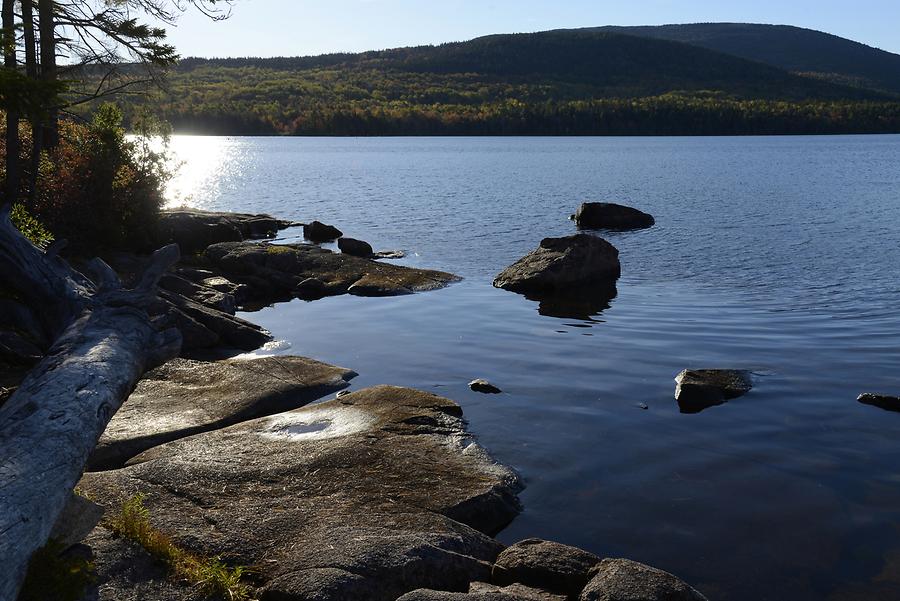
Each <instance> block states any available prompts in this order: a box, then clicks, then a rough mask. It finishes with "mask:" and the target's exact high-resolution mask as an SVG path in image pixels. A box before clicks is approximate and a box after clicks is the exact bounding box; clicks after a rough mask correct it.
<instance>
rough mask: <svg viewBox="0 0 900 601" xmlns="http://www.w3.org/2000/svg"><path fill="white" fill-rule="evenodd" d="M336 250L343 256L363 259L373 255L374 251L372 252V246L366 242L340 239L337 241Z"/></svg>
mask: <svg viewBox="0 0 900 601" xmlns="http://www.w3.org/2000/svg"><path fill="white" fill-rule="evenodd" d="M338 248H339V249H340V250H341V252H342V253H344V254H345V255H353V256H354V257H365V258H366V259H368V258H369V257H371V256H373V255H374V254H375V251H373V250H372V246H371V245H370V244H369V243H368V242H365V241H364V240H357V239H356V238H341V239H340V240H338Z"/></svg>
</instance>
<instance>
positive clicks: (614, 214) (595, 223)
mask: <svg viewBox="0 0 900 601" xmlns="http://www.w3.org/2000/svg"><path fill="white" fill-rule="evenodd" d="M572 219H574V220H575V223H576V224H577V225H578V227H579V228H587V229H606V230H636V229H643V228H648V227H652V226H653V224H654V223H655V220H654V219H653V216H652V215H650V214H648V213H644V212H643V211H639V210H637V209H634V208H631V207H626V206H625V205H619V204H615V203H612V202H586V203H583V204H582V205H581V206H580V207H579V208H578V212H577V213H575V214H574V215H572Z"/></svg>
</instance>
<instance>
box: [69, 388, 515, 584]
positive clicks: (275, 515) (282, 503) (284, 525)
mask: <svg viewBox="0 0 900 601" xmlns="http://www.w3.org/2000/svg"><path fill="white" fill-rule="evenodd" d="M461 415H462V411H461V409H460V407H459V406H458V405H456V404H455V403H453V402H452V401H449V400H447V399H444V398H441V397H439V396H436V395H433V394H429V393H425V392H420V391H416V390H411V389H407V388H397V387H391V386H379V387H375V388H369V389H365V390H360V391H357V392H354V393H353V394H351V395H347V396H345V397H342V398H340V399H336V400H331V401H327V402H324V403H321V404H317V405H312V406H309V407H305V408H302V409H297V410H294V411H290V412H287V413H281V414H278V415H274V416H270V417H266V418H262V419H257V420H253V421H249V422H244V423H241V424H237V425H234V426H231V427H229V428H225V429H222V430H216V431H213V432H208V433H205V434H200V435H197V436H192V437H189V438H185V439H181V440H178V441H175V442H171V443H168V444H165V445H162V446H158V447H155V448H153V449H150V450H148V451H146V452H144V453H142V454H141V455H139V456H137V457H135V458H134V459H133V460H132V461H131V462H130V466H129V467H125V468H123V469H119V470H113V471H107V472H94V473H88V474H85V476H84V478H83V479H82V481H81V483H80V484H79V486H80V487H81V488H82V490H84V491H86V493H88V494H90V495H91V496H92V497H93V498H95V499H98V502H101V503H104V504H108V505H109V506H115V505H116V504H117V503H118V501H119V500H120V499H122V498H127V497H129V496H131V495H133V494H136V493H139V492H140V493H144V494H145V495H146V496H145V501H144V502H145V505H146V507H147V508H148V510H149V512H150V519H151V521H152V522H153V525H154V526H155V527H156V528H158V529H160V530H161V531H163V532H164V533H166V534H167V535H169V536H171V537H172V538H173V539H174V541H175V542H176V543H178V544H180V545H182V546H184V547H186V548H187V549H189V550H191V551H193V552H196V553H199V554H202V555H206V556H216V555H218V556H221V557H222V559H223V561H225V562H227V563H233V564H238V565H251V566H254V579H255V580H256V581H258V582H259V585H260V589H261V590H260V594H261V595H262V597H263V598H272V599H321V600H327V599H334V600H338V599H367V600H371V601H394V600H395V599H397V597H399V596H401V595H402V594H404V593H406V592H408V591H412V590H415V589H419V588H431V589H439V590H455V591H466V590H468V586H469V583H470V582H475V581H486V580H488V579H489V578H490V570H491V564H492V563H493V561H494V559H495V558H496V557H497V555H498V554H499V553H500V551H501V550H502V548H503V547H502V545H500V544H499V543H497V542H496V541H494V540H493V539H491V538H490V536H489V534H492V533H494V532H497V531H498V530H500V529H501V528H502V527H504V526H505V525H506V524H507V523H508V522H509V521H510V520H511V519H512V518H513V517H514V516H515V515H516V514H517V513H518V511H519V504H518V501H517V498H516V493H517V492H518V490H520V488H521V485H520V483H519V480H518V478H517V477H516V475H515V474H514V473H513V472H512V471H511V470H509V469H508V468H506V467H504V466H501V465H499V464H497V463H496V462H495V461H493V460H492V459H491V458H490V456H489V455H488V454H487V453H486V452H485V451H484V449H482V448H481V447H480V446H479V445H477V444H476V443H475V442H474V440H473V439H472V436H471V435H470V434H468V433H467V432H466V429H465V422H464V420H463V419H462V417H461Z"/></svg>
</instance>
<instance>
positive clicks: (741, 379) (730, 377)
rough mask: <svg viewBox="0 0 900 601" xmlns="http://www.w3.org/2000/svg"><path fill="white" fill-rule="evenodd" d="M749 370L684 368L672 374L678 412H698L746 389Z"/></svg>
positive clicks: (732, 397)
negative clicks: (676, 373)
mask: <svg viewBox="0 0 900 601" xmlns="http://www.w3.org/2000/svg"><path fill="white" fill-rule="evenodd" d="M752 388H753V380H752V378H751V375H750V372H749V371H745V370H740V369H686V370H684V371H682V372H681V373H680V374H678V375H677V376H676V377H675V400H676V401H678V406H679V407H680V408H681V412H682V413H699V412H700V411H703V410H704V409H707V408H709V407H713V406H715V405H721V404H722V403H724V402H725V401H727V400H729V399H734V398H737V397H739V396H741V395H744V394H747V393H748V392H750V389H752Z"/></svg>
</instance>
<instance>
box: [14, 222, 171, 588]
mask: <svg viewBox="0 0 900 601" xmlns="http://www.w3.org/2000/svg"><path fill="white" fill-rule="evenodd" d="M178 256H179V252H178V247H177V246H175V245H171V246H168V247H165V248H163V249H160V250H159V251H157V252H156V253H154V255H153V259H152V261H151V263H150V266H149V268H148V269H147V271H146V272H145V273H144V275H143V278H142V279H141V281H140V283H139V284H138V285H137V286H136V287H135V288H134V289H131V290H126V289H124V288H123V287H122V285H121V283H120V281H119V278H118V277H117V276H116V274H115V272H114V271H113V270H112V269H111V268H110V267H109V266H108V265H106V264H105V263H104V262H103V261H101V260H99V259H95V260H94V261H92V262H91V264H90V265H89V271H90V272H91V277H90V278H89V277H87V276H85V275H84V274H82V273H79V272H78V271H76V270H74V269H73V268H72V267H71V266H69V265H68V263H66V261H64V260H63V259H61V258H60V257H58V256H57V255H56V252H55V249H54V248H51V249H49V250H48V252H46V253H45V252H42V251H41V250H40V249H38V248H37V247H35V246H34V245H33V244H31V243H30V242H29V241H28V240H27V239H26V238H25V237H23V236H22V235H21V234H20V233H19V232H18V230H16V228H15V227H14V226H13V225H12V223H11V221H10V218H9V206H8V205H6V206H4V207H2V208H0V283H3V284H5V286H6V287H8V288H11V289H12V290H15V291H16V293H17V294H19V295H21V297H22V298H23V299H26V300H27V301H28V302H30V303H33V304H32V306H36V307H40V309H41V311H40V313H41V319H42V321H43V322H44V326H45V328H46V329H47V330H48V331H49V332H51V333H52V334H53V337H54V339H55V342H54V343H53V345H52V347H51V348H50V350H49V352H48V353H47V355H46V356H45V357H44V358H43V360H42V361H41V362H40V363H38V365H37V366H35V368H34V369H33V370H32V371H31V372H29V373H28V375H27V376H26V377H25V380H24V381H23V382H22V384H21V385H20V386H19V388H18V389H17V390H16V391H15V393H13V395H12V396H11V397H10V398H9V399H8V400H7V401H6V402H5V403H4V404H3V405H2V406H0V557H2V558H3V561H2V562H0V601H15V599H16V597H17V595H18V592H19V588H20V586H21V583H22V579H23V578H24V575H25V572H26V570H27V567H28V562H29V560H30V558H31V555H32V553H34V551H35V550H36V549H38V548H40V547H41V546H43V545H44V544H45V543H46V542H47V538H48V537H49V535H50V531H51V529H52V528H53V525H54V523H55V522H56V520H57V517H58V516H59V514H60V513H61V512H62V510H63V508H64V506H65V504H66V501H67V500H68V498H69V495H71V493H72V490H73V488H74V487H75V484H76V483H77V482H78V480H79V479H80V478H81V475H82V472H83V470H84V466H85V464H86V462H87V459H88V457H89V455H90V454H91V452H92V451H93V449H94V447H95V445H96V444H97V440H98V439H99V438H100V435H101V434H102V433H103V430H104V429H105V428H106V425H107V423H108V422H109V420H110V419H111V418H112V416H113V414H115V412H116V411H117V410H118V409H119V407H120V406H121V405H122V403H123V402H124V401H125V399H126V398H127V397H128V395H129V394H130V393H131V391H132V390H133V389H134V386H135V385H136V383H137V381H138V380H139V379H140V377H141V376H142V375H143V373H144V372H145V371H146V370H147V369H150V368H152V367H155V366H157V365H159V364H161V363H163V362H165V361H167V360H168V359H170V358H172V357H174V356H176V355H177V354H178V352H179V349H180V346H181V334H180V333H179V332H178V330H177V329H173V328H168V327H167V326H166V324H164V323H162V322H161V321H160V320H154V319H152V318H151V317H150V315H148V313H147V310H146V308H145V307H148V306H149V305H150V303H151V301H152V300H153V299H154V298H155V297H156V286H157V282H158V280H159V278H160V277H161V276H162V274H163V273H164V272H165V271H166V270H167V269H168V268H169V267H171V265H173V264H174V263H175V262H176V261H177V260H178Z"/></svg>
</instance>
